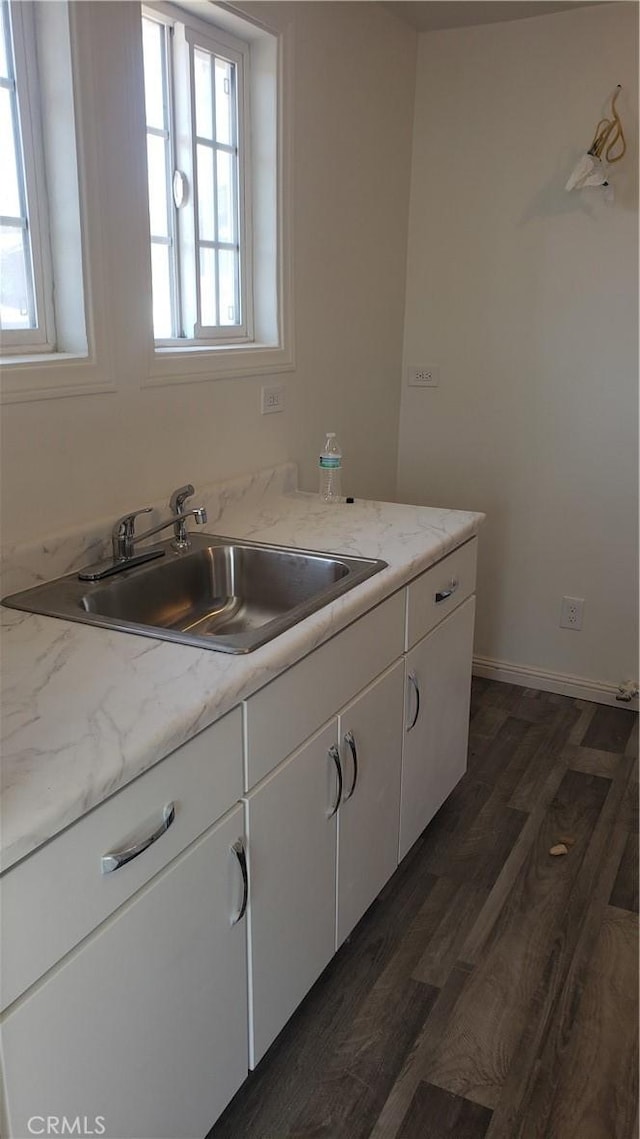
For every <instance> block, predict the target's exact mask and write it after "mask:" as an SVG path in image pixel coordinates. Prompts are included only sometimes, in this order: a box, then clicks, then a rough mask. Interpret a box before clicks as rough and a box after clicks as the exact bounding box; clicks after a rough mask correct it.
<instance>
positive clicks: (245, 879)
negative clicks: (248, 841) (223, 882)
mask: <svg viewBox="0 0 640 1139" xmlns="http://www.w3.org/2000/svg"><path fill="white" fill-rule="evenodd" d="M231 851H232V852H233V854H235V856H236V858H237V859H238V865H239V866H240V873H241V874H242V902H241V903H240V909H239V910H238V913H237V914H236V916H235V917H234V918H231V924H232V925H237V924H238V922H239V921H241V920H242V918H243V917H244V915H245V913H246V912H247V902H248V901H249V874H248V871H247V854H246V851H245V849H244V843H243V841H242V839H241V838H237V839H236V841H235V842H234V843H233V844H232V846H231Z"/></svg>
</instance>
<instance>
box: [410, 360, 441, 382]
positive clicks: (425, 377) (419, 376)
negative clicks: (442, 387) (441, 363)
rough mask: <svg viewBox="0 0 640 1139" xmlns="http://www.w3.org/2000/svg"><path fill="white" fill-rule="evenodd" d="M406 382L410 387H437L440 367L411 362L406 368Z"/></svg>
mask: <svg viewBox="0 0 640 1139" xmlns="http://www.w3.org/2000/svg"><path fill="white" fill-rule="evenodd" d="M407 383H408V384H409V387H410V388H437V387H438V384H439V383H440V369H439V368H437V367H436V366H435V365H434V364H413V365H411V366H410V367H408V368H407Z"/></svg>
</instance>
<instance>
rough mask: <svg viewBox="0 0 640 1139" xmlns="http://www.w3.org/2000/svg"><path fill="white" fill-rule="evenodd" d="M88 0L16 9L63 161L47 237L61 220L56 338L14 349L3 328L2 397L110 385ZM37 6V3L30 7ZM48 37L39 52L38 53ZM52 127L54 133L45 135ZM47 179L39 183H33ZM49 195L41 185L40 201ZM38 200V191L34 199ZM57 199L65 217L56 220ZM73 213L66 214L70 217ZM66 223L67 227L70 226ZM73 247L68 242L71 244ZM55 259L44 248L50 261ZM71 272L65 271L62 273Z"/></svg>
mask: <svg viewBox="0 0 640 1139" xmlns="http://www.w3.org/2000/svg"><path fill="white" fill-rule="evenodd" d="M91 7H92V6H91V5H89V4H73V3H64V4H63V3H57V4H49V3H47V2H46V0H44V3H42V2H41V3H39V4H37V5H34V4H31V3H29V4H26V3H23V2H22V0H18V8H19V9H20V12H21V13H23V12H27V10H30V11H31V12H32V13H33V16H32V21H33V25H34V28H35V38H36V41H37V45H38V60H39V64H40V68H39V73H38V74H37V75H33V68H32V67H31V68H29V69H27V73H28V74H29V72H31V89H32V90H33V91H34V92H35V95H36V105H37V106H39V107H40V109H41V114H40V121H41V123H42V142H43V143H44V144H45V150H46V143H47V141H49V136H50V134H51V136H52V137H51V139H50V141H51V143H52V145H53V147H54V149H55V150H56V153H57V152H58V150H59V147H60V146H62V147H63V160H62V162H61V163H60V164H59V166H58V168H57V170H56V171H55V172H54V174H55V177H54V182H57V185H55V186H52V184H51V182H49V184H48V185H47V190H48V191H49V193H51V192H53V193H55V194H57V197H58V202H57V204H56V207H55V209H53V208H52V210H51V215H50V221H51V224H52V227H53V228H52V229H51V231H50V232H51V235H52V242H53V231H54V229H55V228H56V226H57V225H58V222H59V221H61V222H62V225H61V227H60V233H59V241H58V251H59V254H60V255H61V259H62V261H63V264H61V265H60V270H61V276H60V278H59V279H58V280H57V282H56V294H57V308H56V318H57V320H56V323H57V326H58V328H57V331H58V345H57V348H56V349H55V350H52V351H50V352H48V353H46V352H42V351H40V352H35V351H33V350H32V349H31V348H30V347H27V346H23V347H22V348H21V350H20V352H19V353H18V352H16V353H11V354H9V353H8V352H7V349H6V347H5V344H4V334H3V337H2V343H1V344H0V402H2V403H3V404H5V403H29V402H32V401H38V400H42V399H52V398H53V399H55V398H65V397H67V396H75V395H95V394H98V393H107V392H114V391H115V390H116V382H115V354H114V347H113V336H112V335H110V334H109V332H110V316H109V313H110V306H111V300H110V290H109V287H108V270H107V262H108V253H109V250H108V245H107V242H106V239H105V236H104V234H103V227H102V217H103V213H104V203H103V197H102V184H103V181H104V178H103V174H102V171H101V163H102V161H103V156H102V153H101V150H100V147H99V144H98V140H97V135H96V131H95V127H94V124H95V120H96V118H97V116H98V114H99V106H98V103H97V100H96V98H95V90H94V81H93V79H94V67H95V63H96V61H95V59H94V50H95V47H94V42H93V37H92V29H91ZM36 9H37V11H36ZM43 45H44V48H45V51H46V48H48V47H49V46H50V45H55V47H54V54H53V55H52V57H51V58H50V59H46V58H45V57H44V55H42V54H41V53H40V48H42V47H43ZM45 77H46V85H47V93H48V92H49V90H50V89H51V86H52V77H53V86H54V87H55V91H54V92H53V94H52V98H51V103H50V105H49V103H48V102H47V101H46V99H47V98H48V94H47V96H46V97H45V101H44V102H43V101H41V99H40V91H39V88H40V84H41V82H42V81H43V80H44V79H45ZM60 101H62V102H63V103H66V106H67V107H68V109H69V112H70V115H71V118H72V120H73V121H66V120H65V121H64V122H62V121H60V120H59V118H58V116H57V115H54V109H55V107H56V106H58V104H59V103H60ZM54 135H55V137H53V136H54ZM44 185H45V183H44V182H42V183H41V186H44ZM42 198H44V199H45V200H48V198H47V195H46V193H44V194H41V199H42ZM39 200H40V199H39ZM61 204H62V211H63V213H64V217H62V218H60V219H59V218H58V215H57V212H56V211H57V209H58V208H59V206H60V205H61ZM71 218H73V221H71ZM72 231H73V232H72ZM71 246H73V249H71ZM53 260H54V258H53V256H52V261H53ZM65 272H66V273H70V274H71V276H65V275H64V273H65Z"/></svg>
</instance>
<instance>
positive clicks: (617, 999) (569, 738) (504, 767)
mask: <svg viewBox="0 0 640 1139" xmlns="http://www.w3.org/2000/svg"><path fill="white" fill-rule="evenodd" d="M471 716H472V718H471V735H470V744H469V770H468V772H467V775H466V776H465V777H464V779H463V780H462V781H461V783H460V784H459V785H458V787H457V788H456V790H455V791H454V793H453V794H452V795H451V797H450V798H449V800H448V801H447V803H446V804H445V805H444V807H443V808H442V810H441V811H440V812H439V814H438V815H437V816H436V818H435V819H434V820H433V822H432V823H431V824H430V826H429V827H427V829H426V831H425V832H424V834H423V835H422V837H421V838H420V839H419V841H418V842H417V843H416V845H415V846H414V848H413V849H412V850H411V851H410V852H409V854H408V856H407V857H406V858H405V859H404V861H403V862H402V864H401V865H400V867H399V868H398V870H397V871H396V873H395V875H394V876H393V878H392V879H391V881H390V882H389V883H388V885H387V886H386V887H385V889H384V891H383V892H382V894H381V895H380V897H379V898H378V899H377V901H376V902H375V903H374V904H373V906H372V907H371V909H370V910H369V911H368V913H367V914H366V915H365V917H364V918H363V919H362V921H361V922H360V924H359V925H358V927H357V928H356V930H355V931H354V933H353V934H352V936H351V938H350V940H349V941H348V942H347V943H346V944H345V945H344V946H343V947H342V948H341V949H340V951H339V952H338V954H337V955H336V957H335V958H334V960H333V961H332V963H331V964H330V966H329V967H328V969H327V970H326V971H325V973H324V974H323V975H322V977H321V978H320V979H319V981H318V982H317V984H316V985H315V986H314V988H313V989H312V990H311V992H310V993H309V995H308V997H307V998H306V1000H305V1001H304V1002H303V1004H302V1005H301V1007H300V1008H299V1009H298V1011H297V1012H296V1013H295V1015H294V1016H293V1018H292V1019H291V1021H290V1022H289V1024H288V1025H287V1026H286V1028H285V1029H284V1030H283V1032H282V1033H281V1034H280V1036H279V1037H278V1039H277V1040H276V1041H275V1043H274V1044H273V1045H272V1047H271V1049H270V1050H269V1052H268V1053H267V1056H266V1057H265V1059H264V1060H263V1061H262V1063H261V1064H260V1066H259V1068H258V1069H257V1070H256V1071H255V1072H254V1073H252V1074H251V1075H250V1077H249V1079H248V1080H247V1082H246V1083H245V1084H244V1086H243V1087H242V1088H241V1090H240V1091H239V1092H238V1094H237V1096H236V1097H235V1099H234V1100H233V1101H232V1103H231V1104H230V1105H229V1107H228V1109H227V1111H226V1112H225V1113H224V1115H223V1116H222V1118H221V1119H220V1120H219V1121H218V1123H217V1124H216V1126H215V1127H214V1128H213V1130H212V1131H211V1132H210V1135H209V1139H445V1137H447V1139H632V1137H636V1136H637V1135H638V1115H637V1110H638V1109H637V1103H638V1086H637V1073H638V1047H637V1024H638V918H637V914H638V827H637V803H638V759H637V752H638V723H637V719H638V717H637V715H636V714H635V713H634V712H631V711H629V710H628V709H625V708H624V707H620V708H609V707H604V706H600V705H597V704H591V703H587V702H586V701H581V700H573V699H569V698H567V697H562V696H556V695H553V694H550V693H544V692H537V691H533V690H531V689H525V688H517V687H515V686H512V685H508V684H498V683H495V682H491V681H488V680H480V679H476V680H474V684H473V697H472V709H471ZM561 839H567V840H569V842H568V846H569V853H568V854H567V855H565V856H561V857H552V856H551V855H550V854H549V848H550V847H551V846H552V845H554V844H555V843H557V842H558V841H560V840H561Z"/></svg>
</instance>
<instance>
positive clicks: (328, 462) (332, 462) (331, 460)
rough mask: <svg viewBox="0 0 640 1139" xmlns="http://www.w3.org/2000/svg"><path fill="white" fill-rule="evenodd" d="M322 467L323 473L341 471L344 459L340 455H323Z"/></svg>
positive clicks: (321, 458)
mask: <svg viewBox="0 0 640 1139" xmlns="http://www.w3.org/2000/svg"><path fill="white" fill-rule="evenodd" d="M320 466H321V468H322V470H323V471H339V470H340V468H341V466H342V459H341V458H340V456H339V455H321V456H320Z"/></svg>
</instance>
